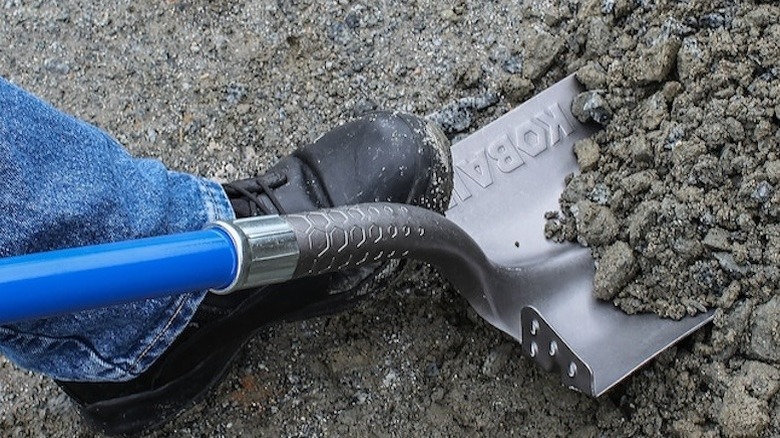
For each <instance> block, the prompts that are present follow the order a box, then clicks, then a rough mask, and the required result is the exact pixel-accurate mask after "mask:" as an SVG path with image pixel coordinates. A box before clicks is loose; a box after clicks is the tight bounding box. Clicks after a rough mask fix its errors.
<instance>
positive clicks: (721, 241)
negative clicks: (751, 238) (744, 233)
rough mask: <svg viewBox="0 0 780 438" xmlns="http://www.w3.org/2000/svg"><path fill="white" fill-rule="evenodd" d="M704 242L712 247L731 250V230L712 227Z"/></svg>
mask: <svg viewBox="0 0 780 438" xmlns="http://www.w3.org/2000/svg"><path fill="white" fill-rule="evenodd" d="M702 243H704V245H705V246H707V247H709V248H711V249H715V250H721V251H731V244H730V243H729V232H728V231H726V230H724V229H722V228H718V227H714V228H710V230H709V231H707V235H706V236H704V241H703V242H702Z"/></svg>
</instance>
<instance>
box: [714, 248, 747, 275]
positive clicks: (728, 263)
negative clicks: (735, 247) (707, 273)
mask: <svg viewBox="0 0 780 438" xmlns="http://www.w3.org/2000/svg"><path fill="white" fill-rule="evenodd" d="M712 255H713V256H714V257H715V260H717V261H718V264H719V265H720V267H721V268H722V269H723V270H724V271H726V272H727V273H728V274H729V275H731V276H732V277H735V278H739V277H741V276H743V275H745V274H746V273H747V268H746V267H745V266H741V265H739V264H738V263H737V262H736V261H735V260H734V256H733V255H732V254H731V253H729V252H716V253H713V254H712Z"/></svg>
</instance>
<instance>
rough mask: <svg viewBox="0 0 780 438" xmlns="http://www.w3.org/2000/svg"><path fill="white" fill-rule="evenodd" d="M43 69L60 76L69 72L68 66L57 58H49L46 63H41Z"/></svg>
mask: <svg viewBox="0 0 780 438" xmlns="http://www.w3.org/2000/svg"><path fill="white" fill-rule="evenodd" d="M43 68H45V69H46V70H48V71H50V72H52V73H56V74H60V75H66V74H68V73H69V72H70V65H68V63H67V62H65V61H63V60H61V59H58V58H49V59H47V60H46V61H43Z"/></svg>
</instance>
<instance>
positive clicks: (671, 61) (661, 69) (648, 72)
mask: <svg viewBox="0 0 780 438" xmlns="http://www.w3.org/2000/svg"><path fill="white" fill-rule="evenodd" d="M679 50H680V40H679V39H678V38H676V37H667V38H664V39H662V40H661V41H659V42H658V43H656V44H654V45H653V46H651V47H648V48H647V49H646V50H644V52H643V53H642V54H641V55H640V57H639V59H638V60H637V61H636V62H633V63H628V65H627V67H626V72H625V73H626V77H627V78H630V79H631V81H632V82H635V83H637V84H640V85H646V84H651V83H653V82H661V81H663V80H664V79H665V78H666V77H667V76H668V75H669V73H670V72H671V71H672V68H674V66H675V63H676V62H677V52H678V51H679Z"/></svg>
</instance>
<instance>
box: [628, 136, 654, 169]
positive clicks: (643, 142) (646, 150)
mask: <svg viewBox="0 0 780 438" xmlns="http://www.w3.org/2000/svg"><path fill="white" fill-rule="evenodd" d="M632 139H633V141H631V142H630V143H629V146H628V147H629V149H630V152H631V159H632V160H634V161H636V162H637V163H646V164H650V163H652V162H653V156H654V155H653V148H652V147H651V146H650V143H648V142H647V138H646V137H645V136H644V135H637V136H634V137H632Z"/></svg>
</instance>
